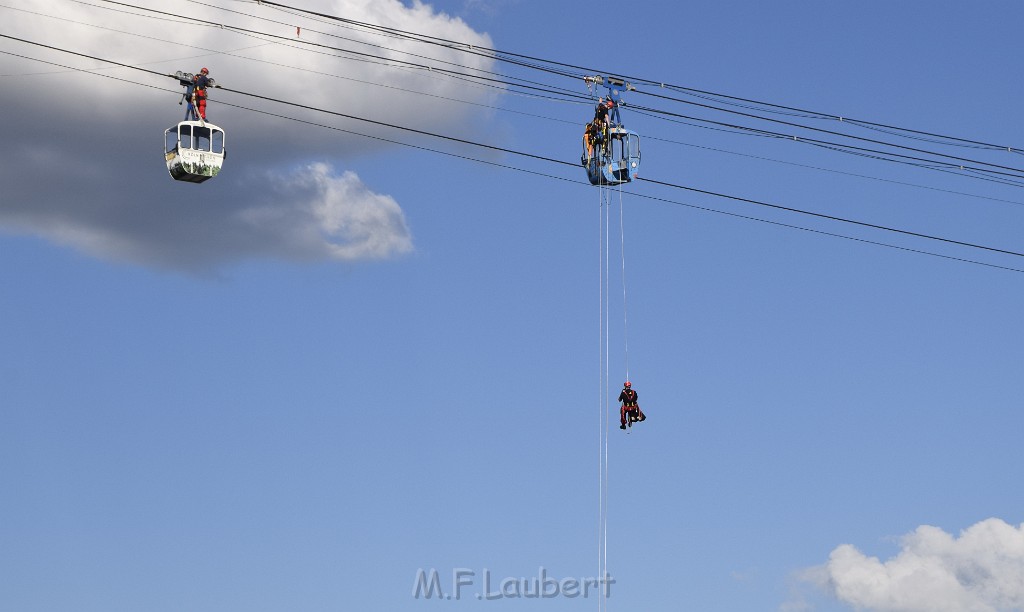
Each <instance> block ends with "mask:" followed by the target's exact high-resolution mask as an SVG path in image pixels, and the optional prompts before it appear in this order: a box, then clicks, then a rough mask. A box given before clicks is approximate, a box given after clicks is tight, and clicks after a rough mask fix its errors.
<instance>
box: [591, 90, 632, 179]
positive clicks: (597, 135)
mask: <svg viewBox="0 0 1024 612" xmlns="http://www.w3.org/2000/svg"><path fill="white" fill-rule="evenodd" d="M583 80H584V81H585V82H586V83H587V89H588V90H590V89H591V87H592V86H597V85H600V86H604V87H606V88H607V89H608V97H607V99H605V98H601V99H600V100H599V101H598V107H597V111H599V112H597V113H596V114H595V117H594V121H592V122H591V123H588V124H587V130H586V132H585V133H584V135H583V155H582V157H580V162H582V164H583V167H584V168H586V169H587V178H589V179H590V184H591V185H620V184H622V183H628V182H630V181H632V180H633V179H635V178H636V174H637V172H638V171H639V170H640V137H639V136H638V135H637V134H636V133H635V132H631V131H629V130H627V129H626V128H624V127H622V121H621V119H620V118H619V107H620V106H621V105H622V98H621V97H622V92H623V91H635V88H634V87H633V86H632V85H630V84H629V83H627V82H626V81H624V80H623V79H621V78H619V77H603V76H601V75H597V76H588V77H584V78H583ZM591 91H592V90H591ZM605 103H606V104H607V107H605V106H604V104H605ZM606 108H607V110H606ZM609 113H610V115H609Z"/></svg>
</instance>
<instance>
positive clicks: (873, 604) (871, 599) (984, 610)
mask: <svg viewBox="0 0 1024 612" xmlns="http://www.w3.org/2000/svg"><path fill="white" fill-rule="evenodd" d="M900 545H901V550H900V552H899V553H898V554H897V555H896V556H895V557H893V558H891V559H889V560H887V561H884V562H883V561H881V560H879V559H878V558H877V557H868V556H866V555H864V554H863V553H862V552H860V551H859V550H857V549H856V548H855V547H854V546H852V545H849V544H844V545H842V546H839V547H837V548H836V549H835V550H833V551H832V553H831V554H830V555H829V559H828V562H827V563H825V564H824V565H821V566H818V567H815V568H811V569H810V570H808V571H807V572H806V573H805V574H804V579H805V580H806V581H808V582H811V583H812V584H815V585H816V586H818V587H819V588H821V589H822V590H824V591H825V592H827V593H829V594H830V595H832V596H833V597H834V598H835V599H837V600H838V601H840V602H843V603H845V604H847V605H850V606H852V607H854V608H855V609H858V610H875V611H878V612H897V611H898V612H925V611H929V612H945V611H949V612H954V611H955V612H1002V611H1010V610H1024V524H1022V525H1020V526H1017V527H1014V526H1013V525H1009V524H1007V523H1006V522H1004V521H1002V520H1000V519H996V518H990V519H987V520H984V521H981V522H980V523H977V524H975V525H972V526H971V527H969V528H967V529H965V530H964V531H962V532H961V533H960V535H959V537H954V536H953V535H951V534H948V533H946V532H945V531H943V530H942V529H939V528H937V527H931V526H927V525H923V526H921V527H918V528H917V529H916V530H915V531H914V532H913V533H910V534H907V535H905V536H903V537H902V538H901V539H900Z"/></svg>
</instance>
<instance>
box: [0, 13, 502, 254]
mask: <svg viewBox="0 0 1024 612" xmlns="http://www.w3.org/2000/svg"><path fill="white" fill-rule="evenodd" d="M226 4H227V5H229V6H228V7H227V8H230V9H232V11H231V12H228V11H220V10H217V9H215V8H212V7H208V6H205V5H197V4H195V3H191V2H187V1H186V0H166V1H165V2H162V3H161V5H160V6H159V7H158V8H159V9H160V10H161V11H164V12H167V13H176V14H180V15H191V16H195V17H199V18H202V19H207V20H210V21H214V22H217V23H227V24H231V25H234V26H238V27H242V28H249V29H251V30H254V31H258V32H261V33H264V32H265V33H267V34H273V35H275V36H279V37H282V38H274V37H270V36H262V35H260V36H253V35H241V34H239V33H238V32H233V31H231V30H229V29H221V28H211V27H208V26H198V25H195V24H191V23H183V22H180V21H179V20H176V19H171V18H166V17H163V18H154V17H153V16H152V15H145V16H140V15H139V14H137V13H138V11H134V10H132V11H129V10H126V9H123V8H121V9H118V8H117V7H116V6H115V5H111V6H110V7H106V6H101V5H102V3H96V4H89V3H82V4H79V3H66V4H62V5H61V7H60V10H57V9H56V8H54V6H53V5H52V3H51V2H48V1H46V0H26V1H25V2H19V3H17V8H6V9H0V15H2V17H3V19H0V32H2V33H6V34H9V35H12V36H18V37H20V38H25V39H28V40H32V41H36V42H39V43H43V44H46V45H53V46H56V47H59V48H62V49H69V50H73V51H76V52H78V53H84V54H90V55H95V56H97V57H102V58H109V59H113V60H117V61H122V62H125V63H130V64H133V65H138V66H141V67H145V68H147V69H151V70H154V71H157V72H159V73H161V74H169V73H173V72H175V71H176V70H184V71H198V69H199V68H200V67H201V66H207V67H209V68H210V70H211V73H212V76H214V77H215V78H216V79H217V80H218V82H220V83H221V84H222V85H223V86H224V87H226V88H231V89H235V90H239V91H246V92H253V93H258V94H260V95H264V96H267V97H270V98H276V99H281V100H287V101H291V102H296V103H299V104H304V105H308V106H313V107H316V108H323V109H326V110H330V111H335V112H337V113H344V114H347V115H353V116H356V117H366V118H369V119H374V120H376V121H381V122H386V123H392V124H396V125H403V126H409V127H418V128H422V127H423V126H424V125H429V126H430V127H431V128H432V130H433V131H438V132H442V133H451V134H455V135H460V136H463V137H469V138H472V137H474V136H478V135H479V133H480V132H481V131H482V130H484V129H486V126H487V125H488V122H489V121H490V119H491V117H490V113H489V111H487V110H485V109H486V106H485V105H487V104H490V103H493V101H494V97H495V96H496V95H498V94H497V93H496V92H495V91H494V90H488V91H485V90H481V89H474V88H471V87H466V85H465V83H464V82H459V81H457V80H455V79H447V78H442V77H438V76H437V75H436V74H431V73H430V72H429V71H427V70H423V69H417V68H415V67H408V66H398V65H396V64H395V63H393V62H389V61H387V59H388V58H391V59H396V58H403V59H409V58H410V56H409V55H407V54H405V53H403V52H412V53H417V54H419V55H421V56H422V55H424V54H426V55H429V56H430V58H432V59H431V60H430V61H436V62H444V61H449V62H456V61H457V62H458V63H460V64H462V65H464V66H467V67H468V68H467V69H472V68H482V69H489V68H491V67H492V65H491V64H492V63H491V61H490V60H489V59H487V58H482V57H479V56H466V55H463V54H461V53H458V52H456V51H453V50H450V49H444V48H439V47H434V48H432V49H429V50H425V49H424V46H423V45H419V44H415V43H412V42H410V41H407V40H403V39H396V38H388V37H383V36H380V35H378V34H373V33H368V32H366V31H362V30H359V29H353V28H341V27H338V26H337V24H334V23H330V22H326V21H323V20H309V19H308V18H306V17H303V16H301V15H294V14H290V13H282V12H281V11H276V10H274V9H272V8H270V7H267V6H266V5H262V6H261V5H256V4H252V5H246V10H245V11H238V10H237V9H238V8H239V7H238V5H237V4H235V3H226ZM302 6H303V7H304V8H308V9H310V10H315V11H321V12H324V13H327V14H332V15H339V16H343V17H346V18H350V19H353V20H357V21H366V22H371V23H378V24H381V25H385V26H391V27H395V28H399V29H402V30H407V31H416V32H422V33H425V34H428V35H431V36H437V37H441V38H446V39H452V40H461V41H466V42H469V43H472V44H475V45H480V46H491V41H490V39H489V38H488V37H487V36H486V35H484V34H481V33H478V32H475V31H473V30H472V29H471V28H470V27H469V26H467V25H466V24H465V23H464V22H462V21H461V20H459V19H457V18H453V17H450V16H447V15H444V14H442V13H438V12H437V11H435V10H434V9H433V8H432V7H430V6H429V5H427V4H424V3H421V2H418V1H414V2H412V3H411V4H409V5H408V6H407V5H405V4H403V3H401V2H399V1H398V0H312V1H310V2H306V3H303V5H302ZM242 13H247V14H250V15H251V16H249V15H245V14H242ZM282 23H287V24H289V25H287V26H284V25H281V24H282ZM293 23H294V24H299V23H301V24H302V25H303V27H302V29H301V33H300V32H299V30H297V29H296V27H295V25H291V24H293ZM306 41H309V42H316V43H320V44H323V45H328V46H333V47H341V48H344V49H346V50H348V51H346V52H339V51H334V50H326V49H323V48H315V49H314V50H311V49H310V48H309V47H307V46H303V45H302V44H301V42H306ZM0 51H6V53H0V106H2V107H3V108H4V109H5V114H6V116H8V117H9V118H12V117H16V118H17V119H18V120H17V121H12V122H9V123H8V127H7V128H6V130H5V150H6V151H7V152H8V153H7V154H6V155H5V158H4V163H3V164H0V186H2V189H0V231H6V232H14V233H27V234H32V235H36V236H41V237H44V238H46V239H48V240H51V241H53V242H55V243H59V244H62V245H67V246H70V247H72V248H74V249H77V250H80V251H82V252H85V253H88V254H90V255H93V256H97V257H102V258H106V259H113V260H118V261H127V262H131V263H136V264H141V265H147V266H149V265H153V266H158V267H162V268H170V269H178V270H186V271H190V272H200V273H203V272H206V271H209V270H211V269H213V270H215V269H217V268H220V267H222V266H224V265H225V264H230V263H232V262H236V261H239V260H243V259H250V258H275V259H284V260H291V261H323V260H337V261H346V262H353V261H359V260H366V259H383V258H391V257H396V256H401V255H403V254H406V253H409V252H411V251H412V250H413V241H412V233H411V231H410V229H409V227H408V223H407V221H406V219H405V215H404V213H403V211H402V208H401V206H400V205H399V203H398V202H397V201H396V200H395V199H394V198H393V197H392V196H390V195H388V194H387V191H388V189H389V185H388V183H387V181H389V180H400V179H401V178H402V176H403V174H404V172H403V169H402V168H400V167H397V168H395V172H394V173H393V174H392V175H390V176H389V175H386V174H385V175H383V178H377V179H376V180H377V181H378V183H377V184H368V183H366V182H364V180H363V179H362V178H360V176H359V175H358V174H356V173H355V172H354V171H353V170H352V169H351V168H350V167H349V166H351V165H352V163H353V162H356V161H358V160H360V159H368V158H369V157H370V156H373V163H388V161H378V160H386V159H387V158H386V156H387V155H390V154H391V153H392V152H393V151H395V150H396V145H392V144H388V143H385V142H382V141H380V140H373V139H367V138H363V137H359V136H355V135H352V134H351V133H350V132H360V133H366V134H372V135H380V136H384V137H387V138H392V139H397V140H402V141H411V140H412V139H413V138H415V137H414V136H411V135H409V134H408V133H403V132H395V131H394V130H386V129H385V128H381V127H379V126H374V125H372V124H368V123H366V122H360V121H356V120H353V119H346V118H344V117H339V116H337V115H331V114H325V113H321V112H316V111H310V110H303V109H300V108H296V107H294V106H286V105H280V104H276V103H273V102H268V101H260V100H254V99H252V98H249V97H244V96H240V95H237V94H232V93H230V92H227V91H224V90H214V91H213V92H212V94H211V102H210V106H209V111H208V117H209V120H210V121H212V122H214V123H216V124H218V125H220V126H221V127H223V128H225V130H226V131H227V140H226V145H227V150H228V153H229V154H228V158H227V160H226V162H225V165H224V170H223V171H222V172H221V174H220V175H219V176H217V177H216V178H214V179H212V180H210V181H207V182H206V183H203V184H202V185H191V184H185V183H178V182H176V181H173V180H172V179H171V178H170V177H169V176H168V174H167V171H166V168H165V167H164V162H163V159H162V157H163V156H162V151H160V150H158V149H157V146H158V145H157V143H158V142H159V143H160V146H162V145H163V139H162V135H163V130H164V129H165V128H167V127H169V126H171V125H173V124H174V123H176V122H177V121H180V120H182V118H183V117H184V107H182V106H179V105H178V104H177V101H178V100H179V99H180V98H181V96H180V91H181V89H180V87H179V86H178V85H177V83H176V81H174V80H172V79H167V78H162V77H159V76H154V75H146V74H144V73H140V72H139V71H133V70H131V69H127V68H116V67H111V66H110V65H108V64H104V63H102V62H97V61H95V60H91V59H87V58H82V57H76V56H72V55H68V54H66V53H60V52H57V51H53V50H47V49H44V48H41V47H37V46H32V45H26V44H23V43H17V42H14V41H10V40H8V39H0ZM365 54H373V55H378V56H381V57H382V58H384V59H377V60H371V59H369V58H367V57H366V55H365ZM19 56H27V57H30V58H34V60H29V59H26V58H25V57H19ZM35 60H44V61H46V62H51V63H49V64H47V63H42V62H40V61H35ZM418 61H420V62H426V61H427V60H424V59H420V60H418ZM58 64H59V65H58ZM68 66H71V67H74V68H76V69H77V70H76V69H68V68H67V67H68ZM83 71H90V72H91V73H87V72H83ZM97 75H99V76H97ZM129 81H131V82H129ZM450 98H460V99H462V100H467V101H469V102H473V103H475V104H461V103H455V102H451V101H450V100H449V99H450ZM446 100H448V101H446ZM240 107H249V108H251V109H256V110H257V111H263V112H254V111H253V110H246V109H243V108H240ZM268 113H270V114H268ZM274 114H276V115H283V116H284V117H286V118H282V117H280V116H274ZM295 119H298V120H299V121H295ZM303 121H305V122H313V123H317V124H323V125H327V126H330V127H331V128H334V129H325V128H323V127H313V126H310V125H309V123H303ZM402 150H405V149H402ZM381 181H383V184H381V183H380V182H381Z"/></svg>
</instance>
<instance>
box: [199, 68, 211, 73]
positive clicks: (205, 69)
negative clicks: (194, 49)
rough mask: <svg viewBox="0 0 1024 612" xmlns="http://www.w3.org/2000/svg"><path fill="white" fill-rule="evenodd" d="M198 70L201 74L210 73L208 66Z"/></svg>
mask: <svg viewBox="0 0 1024 612" xmlns="http://www.w3.org/2000/svg"><path fill="white" fill-rule="evenodd" d="M199 72H202V73H203V74H210V69H209V68H203V69H202V70H200V71H199Z"/></svg>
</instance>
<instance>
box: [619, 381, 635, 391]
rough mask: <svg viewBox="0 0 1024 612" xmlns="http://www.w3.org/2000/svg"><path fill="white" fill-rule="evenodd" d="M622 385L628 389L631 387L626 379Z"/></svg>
mask: <svg viewBox="0 0 1024 612" xmlns="http://www.w3.org/2000/svg"><path fill="white" fill-rule="evenodd" d="M622 386H623V387H625V388H627V389H628V388H630V387H632V386H633V385H632V384H631V383H630V382H629V381H628V380H627V381H626V382H625V383H624V384H623V385H622Z"/></svg>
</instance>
